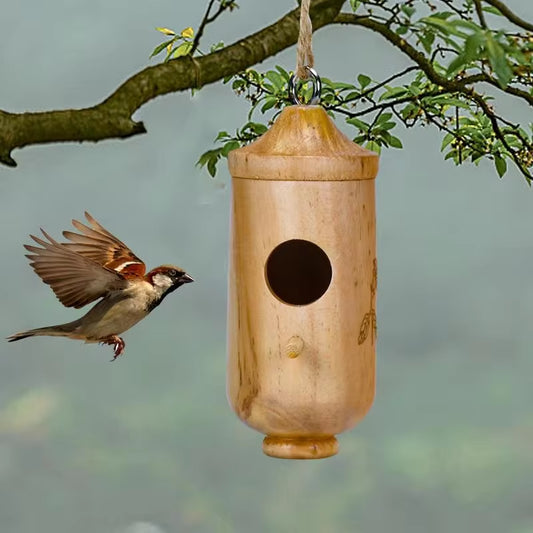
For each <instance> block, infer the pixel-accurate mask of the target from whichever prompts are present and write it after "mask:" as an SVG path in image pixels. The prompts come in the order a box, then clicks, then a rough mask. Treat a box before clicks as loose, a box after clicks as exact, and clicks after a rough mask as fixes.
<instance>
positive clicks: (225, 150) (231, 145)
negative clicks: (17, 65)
mask: <svg viewBox="0 0 533 533" xmlns="http://www.w3.org/2000/svg"><path fill="white" fill-rule="evenodd" d="M240 146H241V143H240V142H239V141H229V142H227V143H226V144H225V145H224V146H223V147H222V152H221V154H222V155H223V156H224V157H228V154H229V153H230V152H231V151H232V150H236V149H237V148H240Z"/></svg>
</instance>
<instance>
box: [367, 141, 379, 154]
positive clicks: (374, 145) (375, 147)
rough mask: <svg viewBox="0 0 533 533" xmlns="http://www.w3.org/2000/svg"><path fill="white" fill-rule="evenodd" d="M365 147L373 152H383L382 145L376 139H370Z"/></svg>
mask: <svg viewBox="0 0 533 533" xmlns="http://www.w3.org/2000/svg"><path fill="white" fill-rule="evenodd" d="M365 148H366V149H367V150H371V151H372V152H376V154H380V153H381V146H380V145H379V144H378V143H377V142H376V141H368V142H367V143H365Z"/></svg>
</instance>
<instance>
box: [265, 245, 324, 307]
mask: <svg viewBox="0 0 533 533" xmlns="http://www.w3.org/2000/svg"><path fill="white" fill-rule="evenodd" d="M265 276H266V280H267V284H268V286H269V288H270V290H271V291H272V293H273V294H274V295H275V296H276V297H277V298H279V299H280V300H281V301H282V302H285V303H287V304H290V305H307V304H310V303H312V302H314V301H316V300H318V299H319V298H320V297H321V296H322V295H323V294H324V293H325V292H326V291H327V290H328V287H329V284H330V283H331V276H332V270H331V263H330V261H329V258H328V256H327V254H326V252H324V250H322V248H320V246H317V245H316V244H315V243H313V242H310V241H305V240H303V239H292V240H290V241H285V242H282V243H281V244H279V245H278V246H276V248H274V250H272V253H271V254H270V255H269V257H268V259H267V263H266V268H265Z"/></svg>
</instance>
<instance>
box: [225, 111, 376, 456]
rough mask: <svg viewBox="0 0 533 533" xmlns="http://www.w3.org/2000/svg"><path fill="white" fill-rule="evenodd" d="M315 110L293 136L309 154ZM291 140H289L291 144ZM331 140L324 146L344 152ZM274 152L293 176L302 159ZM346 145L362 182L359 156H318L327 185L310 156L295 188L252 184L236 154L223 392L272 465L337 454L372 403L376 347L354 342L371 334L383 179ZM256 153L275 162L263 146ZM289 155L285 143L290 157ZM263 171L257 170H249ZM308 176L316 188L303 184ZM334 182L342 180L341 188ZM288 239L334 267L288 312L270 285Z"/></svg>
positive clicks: (364, 155) (291, 182)
mask: <svg viewBox="0 0 533 533" xmlns="http://www.w3.org/2000/svg"><path fill="white" fill-rule="evenodd" d="M298 107H299V106H298ZM294 109H295V108H288V110H287V111H289V113H293V112H294V111H293V110H294ZM310 109H311V113H312V115H313V117H312V119H311V120H310V121H306V120H305V118H304V119H303V122H302V120H300V121H299V125H298V135H300V136H301V137H303V138H306V139H307V140H306V141H304V145H303V147H302V150H303V151H304V152H305V151H306V143H308V142H310V143H311V144H313V143H315V142H316V139H315V138H313V134H312V132H311V134H309V132H305V131H303V130H305V128H306V127H307V126H306V124H307V125H308V127H309V128H311V129H313V130H314V131H315V132H318V137H320V136H321V135H322V131H323V130H322V129H321V127H320V126H319V127H316V126H317V124H316V120H315V119H316V111H315V109H319V108H315V109H313V108H310ZM320 111H322V110H320ZM283 113H285V111H284V112H283ZM298 113H299V114H300V115H301V112H300V111H298ZM306 113H307V111H304V114H303V116H304V117H305V114H306ZM322 113H323V115H324V116H325V117H326V119H327V120H328V121H329V117H327V115H326V114H325V113H324V112H323V111H322ZM282 117H283V114H282V115H281V116H280V118H279V119H278V122H279V120H281V119H282ZM274 127H275V126H274ZM270 131H272V130H270ZM293 133H294V132H292V131H290V130H286V129H285V130H284V134H285V135H287V136H289V137H290V138H291V139H293V138H294V137H293V136H292V134H293ZM339 134H340V132H339ZM340 135H342V134H340ZM267 136H268V133H267V134H265V136H264V137H263V138H265V137H267ZM306 136H307V137H306ZM328 139H329V140H328V141H327V142H326V145H327V144H328V142H329V144H330V146H331V145H333V146H334V145H335V143H336V142H337V141H336V140H335V139H334V138H333V140H332V141H331V139H332V137H328ZM260 142H261V141H258V142H256V143H254V144H253V145H251V147H253V146H254V145H258V144H259V143H260ZM275 142H276V146H277V152H276V153H277V156H279V157H282V158H285V159H286V160H288V161H289V163H288V169H289V170H291V171H292V170H293V169H294V168H295V167H294V165H293V163H292V161H291V159H292V158H293V157H299V156H293V155H291V154H283V141H282V139H280V138H279V137H275ZM341 142H342V143H344V141H343V140H341ZM349 142H350V141H349ZM350 144H351V146H352V147H353V153H356V154H357V153H358V154H360V158H361V159H363V160H365V161H370V163H366V162H363V163H361V164H359V165H356V166H355V169H352V171H351V172H352V175H359V176H361V178H360V179H352V180H347V179H346V176H347V175H348V174H347V171H346V160H345V157H347V158H352V157H353V153H352V154H349V155H346V156H344V155H343V153H342V152H341V153H340V155H339V153H335V154H334V155H333V156H332V157H329V156H327V155H321V156H320V157H322V158H323V159H328V158H329V159H330V162H329V165H325V164H323V165H321V166H320V168H322V169H327V173H323V174H319V173H317V172H316V170H317V167H316V158H315V157H314V156H312V155H310V157H309V160H308V161H307V162H306V161H302V160H301V158H300V163H299V167H298V171H297V172H296V175H297V177H296V178H294V176H292V178H293V179H290V178H291V176H290V174H289V173H284V174H283V179H280V180H276V179H263V178H259V179H258V175H260V174H261V173H260V172H256V173H255V174H253V177H254V179H248V178H247V177H245V176H243V175H242V172H243V169H245V168H247V169H248V170H249V169H250V158H249V155H250V150H249V149H240V150H236V151H235V152H232V154H234V155H233V157H232V160H231V161H230V170H231V171H232V174H233V176H234V177H233V180H232V183H233V204H232V222H231V228H232V229H231V253H230V262H231V264H230V281H229V314H228V344H229V347H228V351H229V354H228V382H227V392H228V398H229V401H230V404H231V405H232V407H233V409H234V410H235V412H236V413H237V415H238V416H239V418H241V420H243V421H244V422H245V423H246V424H248V425H249V426H251V427H253V428H255V429H257V430H258V431H261V432H262V433H264V434H266V435H267V439H266V440H265V444H264V447H263V449H264V451H265V453H267V454H268V455H272V456H276V457H285V458H289V457H290V458H318V457H327V456H330V455H332V454H334V453H336V450H337V444H336V441H335V439H334V438H333V436H334V435H336V434H338V433H340V432H342V431H345V430H347V429H349V428H351V427H353V426H354V425H355V424H356V423H357V422H358V421H359V420H360V419H361V418H362V417H363V416H364V415H365V414H366V412H367V411H368V409H369V408H370V406H371V404H372V401H373V398H374V389H375V378H374V376H375V342H376V339H375V335H374V334H372V335H366V336H365V339H364V341H363V342H359V341H360V339H361V329H362V326H363V325H364V322H365V317H367V319H366V320H367V322H368V315H369V312H373V310H374V309H375V298H376V290H375V283H376V281H375V276H376V270H375V269H376V262H375V259H376V244H375V198H374V180H373V179H371V178H370V170H369V168H373V169H374V172H377V156H376V155H375V154H372V153H371V152H368V151H363V152H361V150H362V149H361V148H359V147H357V146H356V145H354V144H353V143H351V142H350ZM247 148H250V147H247ZM260 149H261V151H264V153H265V154H266V155H265V157H266V159H268V158H269V157H270V155H269V151H268V147H265V146H264V142H263V144H262V145H261V146H260ZM293 149H294V146H293V144H291V142H290V141H288V142H287V150H288V151H291V150H293ZM328 150H329V148H326V149H324V152H327V151H328ZM243 160H244V162H243ZM276 164H278V163H276ZM258 165H259V160H258V159H254V160H253V162H252V166H254V168H255V167H257V166H258ZM267 166H268V165H267ZM269 168H270V169H272V167H269ZM236 169H237V170H236ZM337 169H340V170H339V173H337ZM361 169H365V170H364V172H362V171H361ZM306 170H308V171H309V172H312V171H314V172H315V176H316V178H317V179H316V180H306V179H305V176H308V175H309V174H308V172H306ZM235 172H236V173H235ZM275 172H276V173H275V176H278V174H277V170H276V171H275ZM324 172H325V171H324ZM236 175H237V176H239V177H235V176H236ZM339 175H341V176H343V178H342V179H335V178H336V177H338V176H339ZM373 177H375V173H374V176H373ZM291 239H303V240H308V241H310V242H312V243H314V244H316V245H318V246H319V247H320V248H321V249H322V250H323V251H324V252H325V253H326V254H327V256H328V258H329V261H330V263H331V267H332V278H331V283H330V285H329V287H328V288H327V290H326V292H325V293H324V294H323V295H322V296H321V297H320V298H319V299H318V300H316V301H314V302H312V303H310V304H308V305H288V304H286V303H284V302H283V301H282V300H280V299H279V298H278V297H277V296H276V295H275V294H273V293H272V291H271V289H270V287H269V284H268V282H267V280H266V277H265V265H266V263H267V260H268V257H269V255H270V254H271V252H272V250H274V249H275V248H276V247H277V246H278V245H279V244H281V243H283V242H285V241H289V240H291ZM315 441H316V442H315ZM313 442H314V444H313Z"/></svg>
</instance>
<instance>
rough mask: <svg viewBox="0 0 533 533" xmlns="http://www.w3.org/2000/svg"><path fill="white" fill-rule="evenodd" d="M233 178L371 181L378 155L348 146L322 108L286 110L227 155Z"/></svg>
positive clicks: (293, 107)
mask: <svg viewBox="0 0 533 533" xmlns="http://www.w3.org/2000/svg"><path fill="white" fill-rule="evenodd" d="M228 159H229V169H230V172H231V175H232V176H233V177H234V178H246V179H256V180H273V181H356V180H367V179H374V178H375V177H376V174H377V172H378V155H377V154H375V153H374V152H371V151H370V150H366V149H365V148H362V147H361V146H359V145H357V144H355V143H354V142H352V141H351V140H350V139H349V138H348V137H347V136H346V135H344V133H342V132H341V131H340V130H339V129H338V128H337V127H336V126H335V124H334V123H333V121H332V120H331V118H330V117H329V116H328V114H327V113H326V112H325V111H324V109H323V108H322V107H320V106H309V105H297V106H290V107H286V108H285V109H284V110H283V111H282V112H281V114H280V115H279V117H278V118H277V120H276V121H275V122H274V124H273V125H272V127H271V128H270V129H269V130H268V131H267V132H266V133H265V134H264V135H262V136H261V137H260V138H259V139H257V140H256V141H255V142H253V143H251V144H249V145H248V146H245V147H243V148H238V149H237V150H233V151H232V152H230V153H229V156H228Z"/></svg>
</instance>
